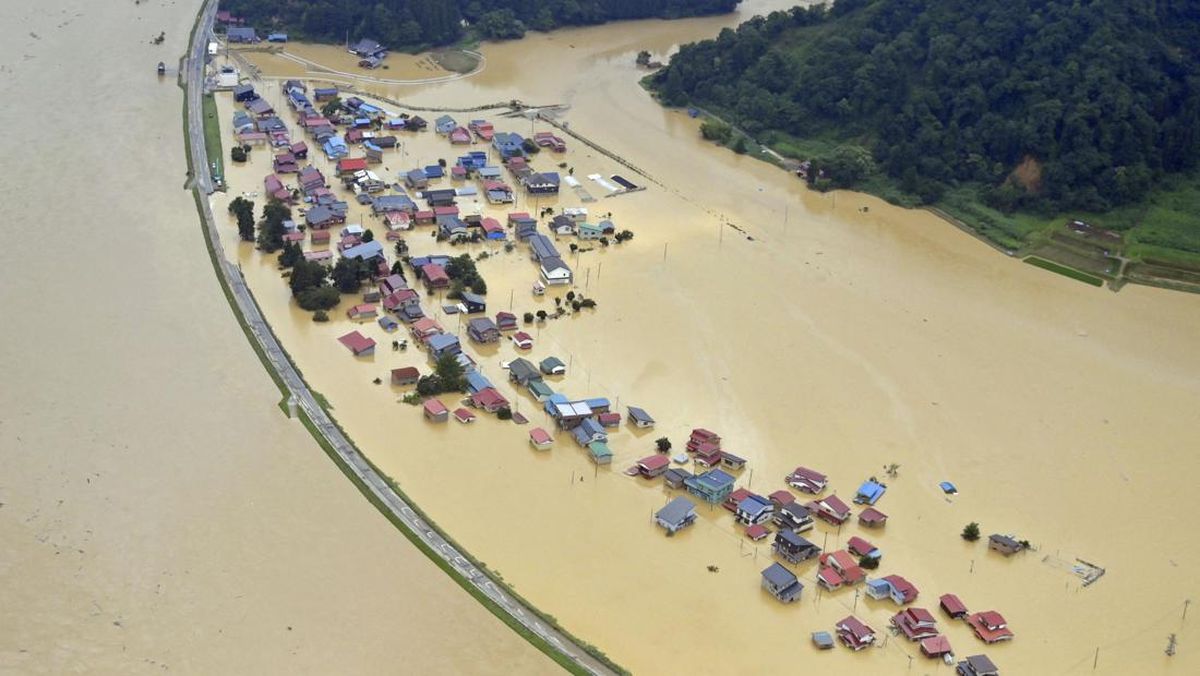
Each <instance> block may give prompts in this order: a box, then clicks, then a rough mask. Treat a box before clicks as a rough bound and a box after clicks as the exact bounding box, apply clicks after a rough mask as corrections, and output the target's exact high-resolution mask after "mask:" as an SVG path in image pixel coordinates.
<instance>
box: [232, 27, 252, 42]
mask: <svg viewBox="0 0 1200 676" xmlns="http://www.w3.org/2000/svg"><path fill="white" fill-rule="evenodd" d="M225 39H226V40H227V41H229V42H231V43H236V42H241V43H249V42H258V33H255V32H254V28H253V27H252V26H230V27H229V28H228V29H227V30H226V31H225Z"/></svg>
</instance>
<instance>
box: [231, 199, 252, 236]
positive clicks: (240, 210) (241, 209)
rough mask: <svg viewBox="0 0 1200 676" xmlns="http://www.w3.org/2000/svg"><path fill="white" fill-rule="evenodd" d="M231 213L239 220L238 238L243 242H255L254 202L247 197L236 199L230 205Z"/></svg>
mask: <svg viewBox="0 0 1200 676" xmlns="http://www.w3.org/2000/svg"><path fill="white" fill-rule="evenodd" d="M229 213H231V214H233V215H234V217H235V218H237V224H238V237H240V238H241V239H242V241H243V242H253V241H254V202H252V201H251V200H248V199H246V198H245V197H241V196H238V197H235V198H233V201H231V202H230V203H229Z"/></svg>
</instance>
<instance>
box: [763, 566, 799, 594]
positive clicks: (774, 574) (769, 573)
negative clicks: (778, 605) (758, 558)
mask: <svg viewBox="0 0 1200 676" xmlns="http://www.w3.org/2000/svg"><path fill="white" fill-rule="evenodd" d="M762 587H763V589H766V590H767V592H768V593H770V594H771V596H774V597H775V598H777V599H779V600H780V601H783V602H784V603H791V602H793V601H798V600H799V599H800V593H801V592H803V591H804V584H803V583H801V582H800V580H799V579H798V578H797V577H796V576H795V574H793V573H792V571H790V570H788V569H787V568H784V567H783V566H781V565H779V564H778V563H772V564H771V565H769V566H767V568H766V570H764V571H763V572H762Z"/></svg>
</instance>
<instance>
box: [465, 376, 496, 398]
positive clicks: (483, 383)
mask: <svg viewBox="0 0 1200 676" xmlns="http://www.w3.org/2000/svg"><path fill="white" fill-rule="evenodd" d="M489 387H493V385H492V381H490V380H488V379H487V377H486V376H484V375H483V374H482V373H479V372H478V371H472V372H471V373H468V374H467V391H468V392H470V393H471V394H475V393H476V392H478V391H480V390H485V389H487V388H489Z"/></svg>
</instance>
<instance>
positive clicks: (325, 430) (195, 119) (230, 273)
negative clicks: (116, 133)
mask: <svg viewBox="0 0 1200 676" xmlns="http://www.w3.org/2000/svg"><path fill="white" fill-rule="evenodd" d="M216 11H217V3H216V1H215V0H207V2H206V3H205V5H204V8H203V9H202V10H201V12H200V20H199V22H198V23H197V26H196V34H195V35H194V36H193V40H192V52H191V54H189V55H188V58H187V63H186V70H185V72H186V83H187V105H188V143H189V144H190V145H191V153H192V172H193V188H194V189H195V190H197V191H199V193H200V203H201V211H202V213H203V218H204V227H205V228H206V230H207V236H208V238H209V240H210V241H211V242H212V246H213V250H214V252H215V254H216V257H217V261H218V267H219V268H220V270H221V274H222V275H224V277H225V281H226V282H227V283H228V284H229V288H230V290H232V292H233V297H234V299H235V301H236V302H237V306H238V310H239V311H240V312H241V314H242V316H243V317H244V318H245V320H246V324H247V325H248V326H249V327H250V329H251V331H252V332H253V333H254V336H255V338H256V339H257V340H258V342H259V344H260V345H261V346H262V349H263V352H264V353H265V354H266V355H267V359H269V360H270V362H271V368H273V369H274V370H275V372H276V373H278V374H279V376H280V378H282V379H283V382H284V384H286V385H287V389H288V391H289V392H290V393H291V394H292V395H293V396H294V397H295V398H296V400H297V401H298V402H299V405H300V408H302V409H304V412H305V413H306V414H307V415H308V418H309V420H311V421H312V422H313V424H314V425H315V426H316V428H317V429H318V430H319V431H320V433H321V435H322V436H324V437H325V440H326V441H328V442H329V445H330V446H332V447H333V449H334V450H335V451H336V452H337V454H338V456H339V457H340V459H341V461H342V463H344V465H345V466H346V467H348V468H349V469H350V470H351V471H352V472H354V474H355V475H356V476H357V477H358V478H359V480H361V481H362V483H363V484H364V485H366V486H367V487H368V488H369V489H370V490H371V492H372V493H374V494H375V496H376V497H377V498H378V499H379V500H380V501H381V502H382V503H383V504H384V505H386V506H387V508H388V509H389V510H391V511H392V513H393V514H395V515H396V516H398V517H399V518H400V520H401V521H402V522H403V523H404V524H405V525H406V526H408V528H409V529H410V530H411V531H412V532H413V533H415V534H416V535H417V536H418V537H420V538H421V539H422V540H424V542H425V544H427V545H428V546H429V547H430V548H431V549H432V550H433V551H434V552H437V554H438V556H441V557H442V558H443V559H445V560H446V561H448V562H450V564H451V565H453V566H454V567H455V568H456V570H457V571H459V574H460V575H461V577H462V578H464V579H466V580H467V581H468V582H470V583H471V584H472V585H474V586H475V587H476V588H477V589H479V590H480V591H482V592H483V593H484V594H487V596H488V597H489V598H491V599H492V600H493V601H495V602H496V603H497V604H498V605H499V606H500V607H501V608H502V609H503V610H504V612H507V613H508V614H509V615H511V616H512V617H513V618H515V619H516V620H517V621H518V622H520V623H521V624H523V625H524V626H525V627H527V628H528V629H529V630H530V631H532V632H533V633H535V634H537V635H538V636H540V637H541V638H542V639H543V640H545V641H546V642H547V643H549V644H550V645H551V646H552V647H554V649H556V650H558V651H560V652H561V653H562V654H564V655H566V656H567V657H568V658H570V659H571V660H572V661H574V662H575V663H576V664H578V665H579V666H580V667H582V668H583V669H585V670H586V671H589V672H591V673H593V674H611V673H613V672H612V671H611V670H610V669H608V668H607V667H605V666H604V665H603V664H601V663H600V662H599V661H598V660H596V659H595V658H594V657H592V656H591V655H589V654H588V653H587V652H585V651H584V650H583V649H582V648H581V647H579V646H578V645H577V644H576V643H575V642H574V641H572V640H571V639H569V638H568V637H567V636H565V635H563V634H562V633H561V632H559V631H557V630H556V629H554V628H553V627H550V626H547V625H546V624H545V623H543V622H542V621H541V620H539V619H538V618H537V616H536V615H535V614H534V613H533V612H532V611H531V610H530V609H529V608H527V607H525V606H524V605H523V604H522V603H520V602H519V601H517V600H516V599H514V598H513V597H512V596H510V595H509V594H508V593H507V592H505V591H504V590H503V589H501V588H500V587H499V586H498V585H496V583H495V582H494V581H493V580H492V579H491V578H490V577H488V576H487V575H486V574H485V573H484V572H483V571H481V570H479V569H478V568H476V567H475V566H474V565H472V564H471V562H470V561H468V560H467V559H466V558H465V557H463V555H462V554H461V553H460V552H459V551H458V550H456V549H455V548H454V546H453V545H451V544H450V543H448V542H446V540H445V539H444V538H443V537H442V536H441V535H439V534H438V533H437V532H436V531H434V530H433V528H431V527H430V526H429V524H427V523H425V522H424V521H423V520H422V519H421V518H420V517H418V516H417V514H416V512H414V511H413V509H412V508H411V507H410V506H409V505H408V504H407V503H405V502H404V500H403V499H401V498H400V496H399V495H397V493H396V492H395V491H394V490H392V488H391V487H390V486H388V484H387V482H386V481H385V480H384V479H383V477H381V476H380V475H379V474H378V473H377V472H376V471H375V470H374V469H372V468H371V466H370V465H368V464H367V462H366V460H364V459H363V457H362V455H361V454H360V453H359V452H358V449H356V448H355V447H354V446H353V445H352V444H351V443H350V442H349V440H347V439H346V437H345V435H343V434H342V432H341V430H339V429H338V428H337V426H336V425H334V424H333V421H332V420H330V419H329V415H328V414H327V413H326V412H325V409H323V408H321V406H320V405H319V404H318V403H317V400H316V399H315V398H314V397H313V394H312V391H311V390H309V389H308V385H307V384H305V382H304V380H303V379H302V378H301V377H300V375H299V373H297V372H296V369H295V367H294V366H293V365H292V363H291V361H289V360H288V358H287V357H286V356H285V355H284V353H283V350H282V349H281V348H280V347H279V343H278V341H276V339H275V335H274V334H273V333H271V329H270V327H268V326H267V323H266V321H265V320H264V319H263V316H262V313H261V312H260V311H259V309H258V304H257V303H255V302H254V297H253V296H252V295H251V294H250V290H249V288H247V286H246V280H245V279H244V278H243V277H242V274H241V271H239V270H238V268H237V266H236V265H235V264H233V263H232V262H230V261H229V260H228V259H227V258H226V257H225V251H224V247H222V245H221V238H220V235H219V233H218V231H217V226H216V222H215V221H214V220H213V214H212V208H211V206H210V205H209V201H208V196H209V195H210V194H211V193H212V191H213V184H212V176H211V173H210V170H209V163H208V162H209V161H208V153H207V150H206V148H205V145H204V110H203V106H202V104H201V100H202V95H203V93H204V87H205V81H204V74H205V73H204V70H205V58H206V55H207V52H208V42H209V39H210V36H211V34H212V23H213V17H214V16H215V15H216Z"/></svg>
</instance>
